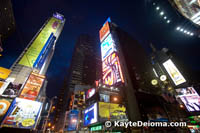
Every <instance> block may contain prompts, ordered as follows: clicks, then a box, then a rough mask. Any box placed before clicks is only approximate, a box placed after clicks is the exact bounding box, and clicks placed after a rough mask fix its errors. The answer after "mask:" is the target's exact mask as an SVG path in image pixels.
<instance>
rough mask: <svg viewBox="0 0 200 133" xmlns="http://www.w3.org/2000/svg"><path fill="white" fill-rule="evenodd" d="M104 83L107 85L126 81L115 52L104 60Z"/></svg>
mask: <svg viewBox="0 0 200 133" xmlns="http://www.w3.org/2000/svg"><path fill="white" fill-rule="evenodd" d="M102 70H103V83H104V84H107V85H116V84H117V83H120V82H121V83H124V78H123V75H122V70H121V66H120V62H119V58H118V56H117V54H116V53H115V52H114V53H112V54H111V55H109V56H108V57H107V58H106V59H105V60H104V61H103V69H102Z"/></svg>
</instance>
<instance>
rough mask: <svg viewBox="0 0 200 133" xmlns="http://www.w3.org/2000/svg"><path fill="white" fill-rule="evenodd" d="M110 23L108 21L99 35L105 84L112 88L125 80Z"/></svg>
mask: <svg viewBox="0 0 200 133" xmlns="http://www.w3.org/2000/svg"><path fill="white" fill-rule="evenodd" d="M109 22H110V21H106V23H105V24H104V25H103V27H102V28H101V30H100V31H99V35H100V41H101V57H102V67H103V68H102V70H103V84H106V85H110V86H112V85H117V84H119V83H124V78H123V75H122V70H121V65H120V61H119V57H118V52H117V49H116V44H115V41H114V39H113V37H112V34H111V30H110V26H109Z"/></svg>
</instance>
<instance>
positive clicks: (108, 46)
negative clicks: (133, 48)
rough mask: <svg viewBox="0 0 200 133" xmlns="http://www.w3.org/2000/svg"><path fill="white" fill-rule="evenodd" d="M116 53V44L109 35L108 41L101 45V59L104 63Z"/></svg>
mask: <svg viewBox="0 0 200 133" xmlns="http://www.w3.org/2000/svg"><path fill="white" fill-rule="evenodd" d="M114 51H116V46H115V42H114V41H113V39H112V36H111V34H109V35H108V36H107V37H106V39H105V40H104V41H103V42H102V43H101V57H102V61H103V60H104V59H105V58H106V57H107V56H108V55H110V54H111V53H113V52H114Z"/></svg>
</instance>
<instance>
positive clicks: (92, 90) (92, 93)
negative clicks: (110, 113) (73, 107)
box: [86, 88, 96, 99]
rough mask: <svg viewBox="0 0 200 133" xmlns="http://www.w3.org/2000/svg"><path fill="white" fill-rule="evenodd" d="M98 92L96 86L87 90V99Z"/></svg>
mask: <svg viewBox="0 0 200 133" xmlns="http://www.w3.org/2000/svg"><path fill="white" fill-rule="evenodd" d="M95 92H96V89H95V88H91V89H89V90H87V91H86V99H89V98H90V97H92V96H94V94H95Z"/></svg>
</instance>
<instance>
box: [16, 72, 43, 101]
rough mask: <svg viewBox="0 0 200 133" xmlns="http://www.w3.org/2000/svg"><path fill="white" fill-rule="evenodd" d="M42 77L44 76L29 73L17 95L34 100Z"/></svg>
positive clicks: (41, 82)
mask: <svg viewBox="0 0 200 133" xmlns="http://www.w3.org/2000/svg"><path fill="white" fill-rule="evenodd" d="M44 78H45V76H43V75H39V74H35V73H31V75H30V76H29V78H28V80H27V82H26V84H25V85H24V88H23V90H22V92H21V94H20V96H19V97H20V98H24V99H29V100H36V98H37V96H38V93H39V92H40V88H41V87H42V85H43V82H44Z"/></svg>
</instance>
